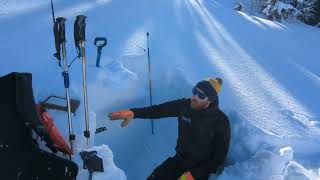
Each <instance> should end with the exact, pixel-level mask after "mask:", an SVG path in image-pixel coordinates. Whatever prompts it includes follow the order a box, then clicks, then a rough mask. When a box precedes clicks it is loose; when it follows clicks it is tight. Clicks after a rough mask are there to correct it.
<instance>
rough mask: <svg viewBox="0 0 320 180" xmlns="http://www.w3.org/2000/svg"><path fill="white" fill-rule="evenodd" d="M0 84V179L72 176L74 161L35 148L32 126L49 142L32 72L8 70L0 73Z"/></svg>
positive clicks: (73, 173) (73, 175)
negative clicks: (35, 99)
mask: <svg viewBox="0 0 320 180" xmlns="http://www.w3.org/2000/svg"><path fill="white" fill-rule="evenodd" d="M0 87H1V88H0V113H1V118H0V122H1V125H0V159H1V160H0V175H1V179H8V180H9V179H10V180H11V179H28V180H29V179H46V180H50V179H52V180H53V179H62V180H72V179H75V178H76V176H77V173H78V167H77V165H76V164H75V163H73V162H71V161H69V160H65V159H62V158H59V157H57V156H56V155H55V154H51V153H48V152H46V151H43V150H41V149H39V147H38V145H37V143H36V141H35V140H34V139H33V136H32V130H34V131H35V132H36V133H37V134H38V135H39V136H41V137H43V138H45V140H47V143H50V140H49V139H47V138H46V137H47V132H46V130H45V128H44V126H43V125H42V124H41V122H40V120H39V117H38V115H37V111H36V105H35V101H34V97H33V90H32V75H31V74H30V73H11V74H8V75H6V76H3V77H0ZM66 169H67V170H66Z"/></svg>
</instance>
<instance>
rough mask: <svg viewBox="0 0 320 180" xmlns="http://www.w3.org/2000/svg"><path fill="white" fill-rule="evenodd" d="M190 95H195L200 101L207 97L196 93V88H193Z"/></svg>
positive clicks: (198, 92)
mask: <svg viewBox="0 0 320 180" xmlns="http://www.w3.org/2000/svg"><path fill="white" fill-rule="evenodd" d="M192 94H193V95H197V96H198V98H199V99H201V100H204V99H205V98H206V97H207V96H206V95H205V94H204V93H202V92H200V91H198V90H197V88H196V87H194V88H193V89H192Z"/></svg>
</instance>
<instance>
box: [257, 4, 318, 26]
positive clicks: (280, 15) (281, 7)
mask: <svg viewBox="0 0 320 180" xmlns="http://www.w3.org/2000/svg"><path fill="white" fill-rule="evenodd" d="M317 1H319V0H265V1H264V4H263V7H262V13H263V14H264V15H266V16H267V17H268V18H269V19H272V20H277V21H281V20H283V19H299V20H301V21H303V22H308V21H311V20H314V19H316V2H317Z"/></svg>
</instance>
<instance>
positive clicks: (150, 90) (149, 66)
mask: <svg viewBox="0 0 320 180" xmlns="http://www.w3.org/2000/svg"><path fill="white" fill-rule="evenodd" d="M147 46H148V49H147V53H148V72H149V73H148V74H149V97H150V106H152V84H151V83H152V80H151V62H150V50H149V32H147ZM151 133H152V134H154V125H153V120H151Z"/></svg>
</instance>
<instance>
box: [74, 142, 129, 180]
mask: <svg viewBox="0 0 320 180" xmlns="http://www.w3.org/2000/svg"><path fill="white" fill-rule="evenodd" d="M85 151H97V156H98V157H99V158H101V159H102V162H103V171H104V172H94V173H93V176H92V180H114V179H117V180H126V179H127V177H126V175H125V173H124V171H123V170H121V169H119V168H118V167H117V166H116V165H115V164H114V162H113V153H112V151H111V150H110V149H109V147H108V146H107V145H104V144H103V145H101V146H94V147H92V148H90V149H86V150H85ZM77 163H78V165H79V167H82V168H81V169H80V171H79V175H78V178H77V180H88V177H89V171H88V170H87V169H84V168H83V163H82V160H81V159H80V158H79V157H77Z"/></svg>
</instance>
